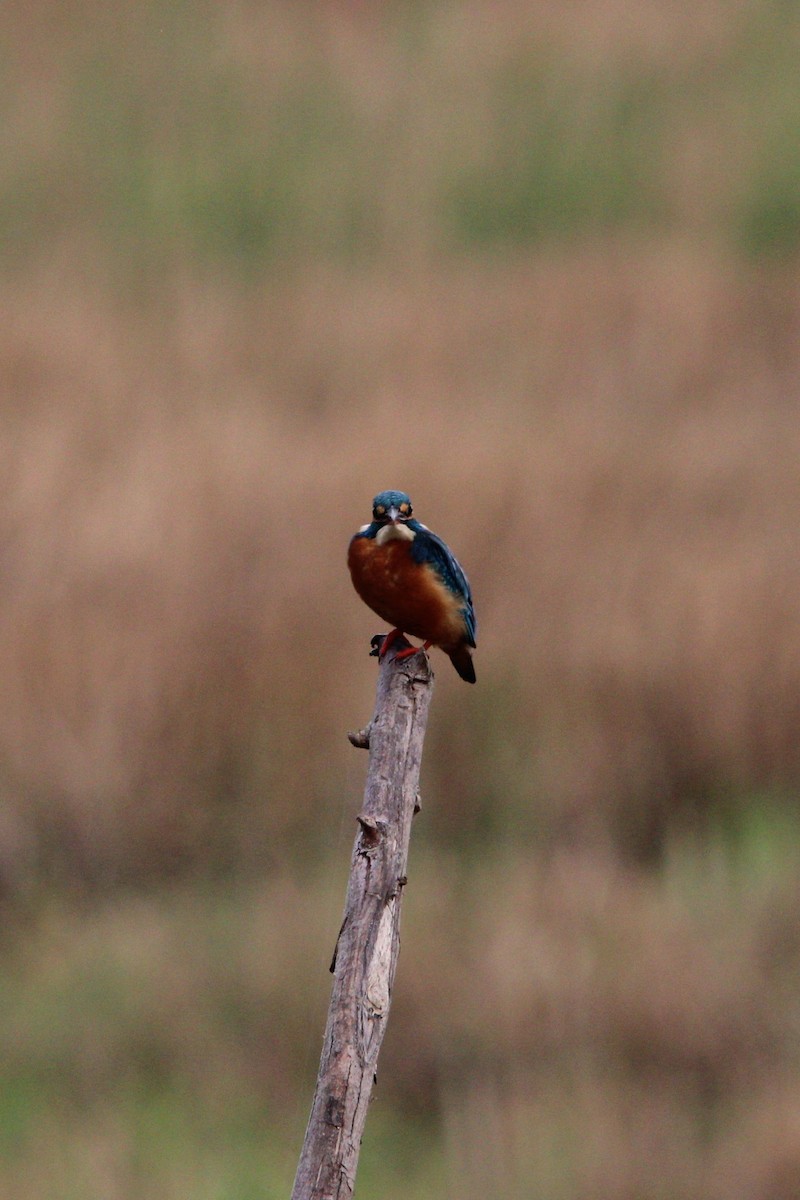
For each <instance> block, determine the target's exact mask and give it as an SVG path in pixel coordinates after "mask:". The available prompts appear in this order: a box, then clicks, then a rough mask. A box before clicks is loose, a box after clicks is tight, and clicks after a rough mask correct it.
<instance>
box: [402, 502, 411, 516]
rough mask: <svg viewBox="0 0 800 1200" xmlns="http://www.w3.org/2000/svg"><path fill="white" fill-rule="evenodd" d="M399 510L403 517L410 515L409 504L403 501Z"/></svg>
mask: <svg viewBox="0 0 800 1200" xmlns="http://www.w3.org/2000/svg"><path fill="white" fill-rule="evenodd" d="M400 512H401V513H402V514H403V516H404V517H410V516H411V505H410V504H405V503H403V504H401V505H400Z"/></svg>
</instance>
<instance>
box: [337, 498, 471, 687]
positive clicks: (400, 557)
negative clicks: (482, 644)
mask: <svg viewBox="0 0 800 1200" xmlns="http://www.w3.org/2000/svg"><path fill="white" fill-rule="evenodd" d="M413 511H414V510H413V509H412V507H411V501H410V499H409V498H408V496H407V495H406V493H405V492H396V491H388V492H380V493H379V494H378V495H377V496H376V497H375V499H374V500H373V501H372V520H371V521H370V523H369V524H368V525H364V526H362V528H361V529H359V531H358V533H356V534H354V535H353V537H352V538H351V540H350V549H349V551H348V554H347V565H348V567H349V568H350V575H351V577H352V580H353V586H354V587H355V589H356V591H357V592H358V594H359V596H360V597H361V599H362V600H363V601H364V603H365V604H367V605H368V606H369V607H370V608H371V609H372V611H373V612H376V613H377V614H378V616H379V617H382V618H383V620H384V621H388V622H389V624H390V625H391V626H392V629H391V631H390V633H389V634H388V635H387V637H386V638H385V640H384V642H383V645H382V646H381V650H380V653H381V655H384V654H385V653H386V651H387V650H388V649H389V647H390V646H391V645H392V643H393V642H395V641H396V640H397V638H398V637H401V636H402V635H403V634H404V633H410V634H411V635H412V636H413V637H417V638H422V639H423V642H424V645H423V646H422V647H418V646H411V647H410V648H408V649H406V650H401V651H400V653H399V654H397V655H396V657H397V658H398V659H400V658H406V657H408V656H409V655H411V654H417V653H418V652H419V650H420V649H422V650H427V649H428V648H429V647H430V646H439V647H440V648H441V649H442V650H444V652H445V654H447V655H448V657H449V658H450V661H451V663H452V664H453V666H454V667H455V669H456V671H458V674H459V675H460V676H461V678H462V679H466V681H467V683H474V682H475V667H474V666H473V664H472V651H473V649H474V648H475V634H476V631H477V622H476V620H475V609H474V607H473V604H472V592H471V590H470V586H469V582H468V580H467V577H466V575H465V574H464V571H463V568H462V567H461V565H460V564H459V562H458V560H457V559H456V557H455V555H454V554H453V552H452V550H450V548H449V546H447V545H446V544H445V543H444V542H443V541H442V539H441V538H440V537H437V536H436V534H435V533H431V531H430V529H427V528H426V527H425V526H424V525H422V524H421V523H420V522H419V521H417V520H416V518H415V517H414V516H413V515H412V514H413Z"/></svg>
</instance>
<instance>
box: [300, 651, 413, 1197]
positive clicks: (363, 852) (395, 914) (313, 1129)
mask: <svg viewBox="0 0 800 1200" xmlns="http://www.w3.org/2000/svg"><path fill="white" fill-rule="evenodd" d="M376 640H377V639H373V644H374V642H375V641H376ZM404 645H405V646H407V645H408V643H407V642H405V643H404V642H403V641H398V642H396V643H395V645H394V646H393V647H392V651H393V652H392V653H390V654H388V655H387V656H386V658H384V659H382V660H381V666H380V672H379V675H378V693H377V700H376V705H375V715H374V717H373V718H372V720H371V721H370V723H369V725H368V726H367V727H366V729H363V730H360V731H359V733H356V734H353V733H351V734H350V735H349V737H350V740H351V742H353V744H354V745H356V746H363V747H364V748H366V747H368V748H369V768H368V772H367V784H366V789H365V792H364V805H363V808H362V809H361V812H360V813H359V815H358V833H357V835H356V840H355V845H354V847H353V857H352V862H351V866H350V880H349V883H348V887H347V899H346V901H345V909H344V919H343V921H342V927H341V930H340V931H339V937H338V940H337V943H336V949H335V951H334V955H333V962H332V963H331V970H332V971H333V972H334V980H333V991H332V994H331V1002H330V1007H329V1009H328V1022H327V1026H326V1028H325V1038H324V1041H323V1046H322V1057H321V1059H320V1064H319V1074H318V1076H317V1086H316V1090H315V1092H314V1100H313V1103H312V1106H311V1116H310V1117H309V1121H308V1128H307V1129H306V1136H305V1140H304V1142H303V1149H302V1152H301V1154H300V1162H299V1164H298V1167H297V1175H296V1176H295V1181H294V1188H293V1189H292V1200H347V1198H348V1197H350V1196H352V1194H353V1188H354V1186H355V1178H356V1168H357V1166H358V1155H359V1151H360V1149H361V1136H362V1134H363V1131H364V1125H365V1122H366V1118H367V1107H368V1105H369V1098H370V1094H371V1092H372V1085H373V1082H374V1080H375V1070H376V1066H377V1062H378V1052H379V1051H380V1047H381V1042H382V1041H383V1035H384V1033H385V1031H386V1021H387V1018H388V1015H389V1005H390V1003H391V997H392V985H393V983H394V973H395V967H396V964H397V955H398V952H399V949H400V936H399V934H400V909H401V904H402V897H403V887H404V885H405V883H406V867H407V863H408V843H409V839H410V836H411V820H412V817H413V815H414V812H415V810H416V809H417V807H418V802H417V797H418V785H419V769H420V761H421V759H422V743H423V740H424V737H425V726H426V724H427V720H428V708H429V705H430V701H431V694H432V691H433V672H432V670H431V667H430V663H429V662H428V659H427V656H426V655H425V654H424V653H420V654H415V655H413V657H409V658H406V659H403V660H402V661H401V662H399V663H397V662H395V660H394V654H395V653H396V652H397V650H399V649H401V648H403V646H404Z"/></svg>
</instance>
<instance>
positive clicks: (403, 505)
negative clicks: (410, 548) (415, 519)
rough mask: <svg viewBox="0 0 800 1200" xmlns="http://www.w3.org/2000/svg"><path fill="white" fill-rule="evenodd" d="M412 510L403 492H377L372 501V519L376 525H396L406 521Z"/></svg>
mask: <svg viewBox="0 0 800 1200" xmlns="http://www.w3.org/2000/svg"><path fill="white" fill-rule="evenodd" d="M412 512H413V509H412V507H411V501H410V499H409V498H408V496H407V495H406V493H405V492H379V493H378V495H377V496H376V497H375V499H374V500H373V501H372V519H373V521H376V522H377V523H378V525H398V524H400V523H403V522H405V521H408V520H409V518H410V517H411V514H412Z"/></svg>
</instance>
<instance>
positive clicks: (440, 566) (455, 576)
mask: <svg viewBox="0 0 800 1200" xmlns="http://www.w3.org/2000/svg"><path fill="white" fill-rule="evenodd" d="M408 523H409V525H410V526H411V528H412V529H413V530H414V532H415V534H416V537H415V538H414V540H413V542H412V543H411V557H412V558H413V559H414V561H415V562H418V563H427V564H428V565H429V566H431V567H433V569H434V571H435V572H436V574H437V575H438V576H439V578H440V579H441V581H442V583H443V584H444V585H445V587H446V588H447V589H448V590H449V591H451V592H453V594H454V595H456V596H458V598H459V599H460V600H461V601H462V608H461V612H462V614H463V616H464V625H465V627H466V633H467V642H468V644H469V645H470V646H474V645H475V637H476V634H477V631H478V622H477V620H476V617H475V609H474V607H473V604H472V589H471V588H470V586H469V580H468V579H467V577H466V575H465V574H464V568H463V567H462V566H461V563H460V562H459V561H458V559H457V558H456V556H455V555H454V554H453V552H452V550H451V549H450V547H449V546H448V545H447V544H446V543H445V542H443V541H442V539H441V538H440V537H437V536H436V534H435V533H431V531H430V529H426V527H425V526H424V525H421V524H420V523H419V521H409V522H408Z"/></svg>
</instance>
